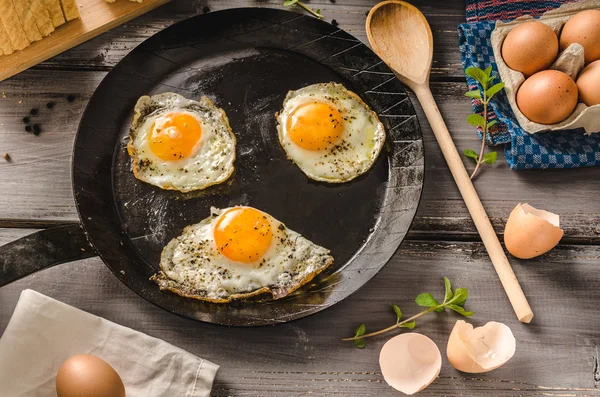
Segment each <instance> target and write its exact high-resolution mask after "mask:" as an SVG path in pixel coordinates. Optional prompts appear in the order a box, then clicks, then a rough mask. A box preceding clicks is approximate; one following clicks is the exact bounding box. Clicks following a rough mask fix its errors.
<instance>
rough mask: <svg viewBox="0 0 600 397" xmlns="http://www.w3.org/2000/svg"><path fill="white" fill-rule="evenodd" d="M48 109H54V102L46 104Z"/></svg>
mask: <svg viewBox="0 0 600 397" xmlns="http://www.w3.org/2000/svg"><path fill="white" fill-rule="evenodd" d="M46 107H47V108H48V109H52V108H53V107H54V102H48V103H47V104H46Z"/></svg>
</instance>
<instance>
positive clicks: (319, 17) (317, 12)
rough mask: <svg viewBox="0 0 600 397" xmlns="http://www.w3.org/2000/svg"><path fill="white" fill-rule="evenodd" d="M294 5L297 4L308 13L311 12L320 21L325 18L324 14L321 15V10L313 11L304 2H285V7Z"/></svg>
mask: <svg viewBox="0 0 600 397" xmlns="http://www.w3.org/2000/svg"><path fill="white" fill-rule="evenodd" d="M294 4H296V5H297V6H299V7H302V8H304V9H305V10H306V11H308V12H310V13H311V14H312V15H314V16H315V17H316V18H318V19H321V18H323V14H321V10H320V9H317V10H313V9H312V8H310V7H309V6H307V5H306V4H304V3H303V2H301V1H300V0H286V1H284V2H283V6H284V7H289V6H293V5H294Z"/></svg>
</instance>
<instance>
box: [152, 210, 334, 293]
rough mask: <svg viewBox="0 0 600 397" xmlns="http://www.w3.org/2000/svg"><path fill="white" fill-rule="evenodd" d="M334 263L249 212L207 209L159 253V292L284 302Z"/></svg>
mask: <svg viewBox="0 0 600 397" xmlns="http://www.w3.org/2000/svg"><path fill="white" fill-rule="evenodd" d="M331 263H333V257H331V256H330V255H329V250H327V249H326V248H323V247H320V246H318V245H316V244H315V243H312V242H311V241H309V240H308V239H306V238H304V237H302V236H301V235H300V234H298V233H297V232H295V231H293V230H290V229H288V228H287V227H286V226H285V225H284V224H283V223H281V222H280V221H278V220H277V219H275V218H274V217H272V216H271V215H269V214H267V213H264V212H262V211H260V210H257V209H255V208H252V207H241V206H240V207H231V208H226V209H221V210H219V209H215V208H211V216H210V217H208V218H206V219H204V220H203V221H201V222H200V223H198V224H195V225H191V226H188V227H186V228H185V229H184V230H183V233H182V234H181V235H180V236H179V237H176V238H174V239H173V240H171V241H170V242H169V243H168V244H167V246H166V247H165V248H164V249H163V251H162V254H161V259H160V268H161V271H160V272H158V273H157V274H156V275H154V276H153V277H152V279H153V280H154V281H155V282H156V283H157V284H158V285H159V287H160V289H161V290H170V291H172V292H175V293H177V294H179V295H181V296H185V297H189V298H196V299H200V300H205V301H210V302H215V303H227V302H230V301H231V300H233V299H248V298H250V297H253V296H257V295H262V294H270V295H271V296H272V298H273V299H280V298H283V297H285V296H287V295H289V294H290V293H292V292H293V291H295V290H297V289H298V288H300V287H301V286H302V285H304V284H306V283H307V282H309V281H310V280H312V279H313V277H315V276H316V275H317V274H319V273H320V272H322V271H323V270H325V269H326V268H327V267H328V266H329V265H331Z"/></svg>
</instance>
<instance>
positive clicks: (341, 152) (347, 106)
mask: <svg viewBox="0 0 600 397" xmlns="http://www.w3.org/2000/svg"><path fill="white" fill-rule="evenodd" d="M276 118H277V122H278V125H277V131H278V135H279V142H280V143H281V145H282V147H283V149H284V150H285V152H286V154H287V157H288V158H289V159H290V160H292V161H293V162H294V163H296V165H297V166H298V167H299V168H300V169H301V170H302V171H303V172H304V173H305V174H306V175H307V176H308V177H309V178H311V179H314V180H316V181H321V182H330V183H343V182H348V181H350V180H352V179H354V178H356V177H358V176H360V175H362V174H364V173H365V172H367V171H368V170H369V169H370V168H371V166H372V165H373V164H374V163H375V161H376V160H377V157H378V156H379V153H380V152H381V149H382V148H383V143H384V142H385V130H384V128H383V124H382V123H381V122H380V121H379V118H378V117H377V113H375V112H374V111H372V110H371V109H370V108H369V106H368V105H367V104H366V103H364V102H363V100H362V99H361V98H360V97H359V96H358V95H356V94H355V93H353V92H352V91H349V90H348V89H346V88H345V87H344V86H343V85H342V84H337V83H321V84H314V85H310V86H307V87H303V88H301V89H299V90H297V91H290V92H289V93H288V94H287V96H286V98H285V100H284V102H283V109H282V110H281V111H280V112H279V113H277V114H276Z"/></svg>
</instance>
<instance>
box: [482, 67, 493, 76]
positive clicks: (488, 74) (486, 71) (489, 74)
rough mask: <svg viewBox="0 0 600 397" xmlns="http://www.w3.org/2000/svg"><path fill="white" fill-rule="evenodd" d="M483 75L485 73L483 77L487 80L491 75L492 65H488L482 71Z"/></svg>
mask: <svg viewBox="0 0 600 397" xmlns="http://www.w3.org/2000/svg"><path fill="white" fill-rule="evenodd" d="M483 73H485V75H486V76H487V78H488V79H489V78H490V76H491V75H492V65H490V66H488V67H487V68H485V70H484V71H483Z"/></svg>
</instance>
